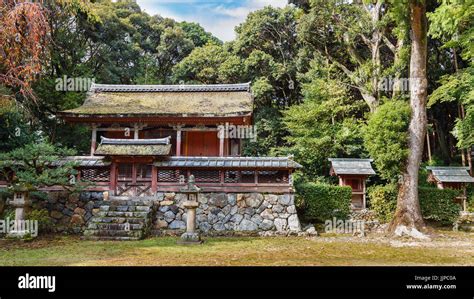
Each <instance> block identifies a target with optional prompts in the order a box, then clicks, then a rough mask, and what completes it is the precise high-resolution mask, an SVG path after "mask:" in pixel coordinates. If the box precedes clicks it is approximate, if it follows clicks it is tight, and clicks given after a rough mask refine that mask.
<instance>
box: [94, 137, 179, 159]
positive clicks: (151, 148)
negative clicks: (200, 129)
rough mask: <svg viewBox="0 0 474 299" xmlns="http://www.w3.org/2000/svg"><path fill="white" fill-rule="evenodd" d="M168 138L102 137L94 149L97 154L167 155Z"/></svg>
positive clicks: (168, 147)
mask: <svg viewBox="0 0 474 299" xmlns="http://www.w3.org/2000/svg"><path fill="white" fill-rule="evenodd" d="M169 140H170V139H169V138H159V139H113V138H105V137H102V141H101V143H100V144H99V146H98V147H97V150H96V151H95V155H98V156H168V155H169V154H170V153H171V144H170V143H169Z"/></svg>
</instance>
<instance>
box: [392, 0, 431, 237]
mask: <svg viewBox="0 0 474 299" xmlns="http://www.w3.org/2000/svg"><path fill="white" fill-rule="evenodd" d="M409 3H410V4H409V5H410V26H411V57H410V106H411V110H412V115H411V120H410V125H409V128H408V131H409V132H408V133H409V140H408V146H409V154H408V159H407V162H406V168H405V170H404V173H403V175H402V178H401V185H400V187H399V192H398V199H397V210H396V212H395V216H394V218H393V220H392V222H391V223H390V227H389V232H391V233H393V234H395V235H398V236H400V235H409V236H412V237H416V238H426V236H425V235H424V234H423V233H422V232H421V231H424V230H425V225H424V222H423V218H422V215H421V210H420V203H419V201H418V171H419V168H420V164H421V159H422V156H423V146H424V139H425V136H426V127H427V115H426V98H427V85H428V82H427V79H426V58H427V41H426V34H427V33H426V31H427V20H426V6H425V3H424V1H416V0H410V2H409Z"/></svg>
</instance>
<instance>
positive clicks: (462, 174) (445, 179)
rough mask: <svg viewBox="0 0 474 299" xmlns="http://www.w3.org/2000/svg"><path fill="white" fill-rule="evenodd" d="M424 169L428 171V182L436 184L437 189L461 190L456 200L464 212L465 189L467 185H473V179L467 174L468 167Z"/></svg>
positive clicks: (429, 167)
mask: <svg viewBox="0 0 474 299" xmlns="http://www.w3.org/2000/svg"><path fill="white" fill-rule="evenodd" d="M426 169H427V170H428V171H429V175H428V182H431V183H436V186H437V187H438V188H439V189H445V188H450V189H457V190H462V194H461V195H460V196H458V197H457V198H456V200H457V201H458V203H459V204H460V205H462V207H463V210H464V211H466V209H467V207H466V200H467V194H466V187H467V184H472V183H474V178H473V177H471V175H470V174H469V172H468V170H469V167H446V166H444V167H443V166H428V167H426Z"/></svg>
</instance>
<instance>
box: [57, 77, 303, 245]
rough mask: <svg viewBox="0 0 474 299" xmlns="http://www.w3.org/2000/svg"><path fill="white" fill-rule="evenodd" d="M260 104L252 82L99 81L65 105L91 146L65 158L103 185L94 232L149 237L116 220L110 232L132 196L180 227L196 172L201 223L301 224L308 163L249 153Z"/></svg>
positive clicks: (159, 225)
mask: <svg viewBox="0 0 474 299" xmlns="http://www.w3.org/2000/svg"><path fill="white" fill-rule="evenodd" d="M253 107H254V99H253V96H252V94H251V92H250V84H249V83H245V84H220V85H102V84H93V85H92V87H91V90H90V92H89V94H88V96H87V98H86V100H85V102H84V104H83V105H82V106H80V107H78V108H75V109H71V110H66V111H63V112H61V113H60V115H59V116H60V117H62V118H63V119H64V120H65V121H66V122H69V123H75V124H78V125H86V126H89V127H90V128H91V146H90V155H89V156H80V157H68V158H66V159H65V160H74V161H76V162H77V165H78V170H79V171H78V179H80V180H81V181H87V182H89V183H90V186H89V187H88V192H95V193H103V194H105V198H104V199H105V200H103V201H102V206H100V207H99V209H100V213H99V214H98V215H96V216H95V217H92V218H93V219H91V222H90V223H89V224H88V228H87V231H88V236H89V237H98V238H99V237H123V238H128V237H131V238H135V237H142V233H143V232H137V234H136V235H134V234H131V233H128V234H127V233H126V232H122V229H121V228H120V226H119V225H116V226H115V227H116V228H117V229H115V231H113V232H111V229H110V228H111V227H112V226H111V225H110V222H111V223H117V224H123V223H124V222H125V223H129V222H128V220H132V219H131V217H128V216H127V215H131V214H123V213H122V214H121V213H120V209H118V210H117V209H116V208H115V207H118V206H123V207H122V208H121V209H122V210H124V211H125V210H127V208H126V206H127V205H128V206H129V207H130V209H129V210H128V211H137V208H139V209H140V210H143V211H148V210H150V211H151V210H153V211H154V213H155V214H153V216H150V215H151V214H147V215H145V214H144V213H142V214H143V216H144V218H146V217H152V218H153V221H152V226H153V227H152V230H158V231H164V230H169V229H171V230H173V229H183V228H184V222H185V221H184V218H185V212H186V211H185V210H183V209H182V207H181V206H180V202H181V201H182V199H183V198H184V197H183V196H181V194H180V193H179V191H180V190H181V189H182V187H183V186H185V184H186V181H187V179H188V178H189V176H190V175H193V176H194V178H195V182H196V185H198V186H199V188H200V189H201V190H202V194H200V195H199V198H200V203H201V206H200V207H199V208H198V210H197V225H198V228H199V229H200V230H201V231H203V232H222V231H268V230H270V231H271V230H274V231H298V230H299V229H300V228H299V226H300V224H299V221H298V218H297V215H296V209H295V206H294V194H293V187H292V173H293V172H294V171H295V170H296V169H298V168H300V167H301V166H300V165H299V164H298V163H296V162H295V161H293V160H292V159H291V158H290V157H278V158H277V157H244V156H243V155H242V151H243V146H244V143H245V142H246V141H248V139H249V138H255V137H256V136H255V135H256V130H255V129H254V127H253V122H252V121H253ZM145 201H148V202H145ZM111 202H114V204H111ZM150 202H151V204H150ZM137 205H141V207H139V206H137ZM147 205H148V208H147ZM106 206H107V207H106ZM135 206H136V207H135ZM134 209H135V210H134ZM112 212H115V213H112ZM150 213H151V212H150ZM137 215H138V214H137ZM140 215H141V214H140ZM132 216H134V215H132ZM145 216H146V217H145ZM114 217H115V218H117V217H118V218H120V219H118V218H117V219H115V218H114ZM127 217H128V218H130V219H127ZM109 218H112V219H109ZM132 218H133V217H132ZM124 219H125V220H124ZM107 221H110V222H107ZM143 221H146V219H144V220H143ZM106 223H109V225H108V226H107V225H105V224H106ZM137 227H139V226H137ZM139 230H140V231H141V230H142V229H139ZM87 231H86V232H87Z"/></svg>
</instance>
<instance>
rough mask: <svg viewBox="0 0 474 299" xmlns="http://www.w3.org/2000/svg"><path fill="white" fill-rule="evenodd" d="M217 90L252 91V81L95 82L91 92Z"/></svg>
mask: <svg viewBox="0 0 474 299" xmlns="http://www.w3.org/2000/svg"><path fill="white" fill-rule="evenodd" d="M207 91H210V92H216V91H226V92H228V91H250V82H248V83H238V84H206V85H185V84H182V85H114V84H93V85H92V86H91V92H207Z"/></svg>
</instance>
